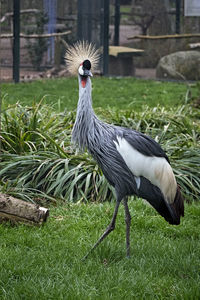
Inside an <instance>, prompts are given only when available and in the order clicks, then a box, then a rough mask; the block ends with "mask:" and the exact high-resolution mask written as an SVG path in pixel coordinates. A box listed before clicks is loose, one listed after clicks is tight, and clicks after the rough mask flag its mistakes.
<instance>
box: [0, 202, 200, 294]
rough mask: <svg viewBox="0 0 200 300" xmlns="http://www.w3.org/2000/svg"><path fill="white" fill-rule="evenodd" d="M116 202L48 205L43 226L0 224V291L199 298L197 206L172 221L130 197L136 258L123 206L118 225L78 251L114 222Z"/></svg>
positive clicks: (193, 204) (198, 207) (198, 226)
mask: <svg viewBox="0 0 200 300" xmlns="http://www.w3.org/2000/svg"><path fill="white" fill-rule="evenodd" d="M113 206H114V203H104V204H103V205H102V204H98V205H96V204H91V205H90V204H88V205H65V206H64V207H56V208H53V207H51V213H50V217H49V219H48V221H47V223H46V224H45V226H42V227H39V228H38V227H31V226H25V225H19V226H11V225H10V224H1V225H0V236H1V239H0V257H1V260H0V299H2V300H8V299H9V300H10V299H13V300H21V299H32V300H46V299H52V300H53V299H71V300H74V299H84V300H88V299H91V300H92V299H174V300H175V299H199V298H200V291H199V282H200V273H199V267H200V264H199V257H200V239H199V232H200V223H199V218H200V206H199V205H198V204H197V203H196V204H195V203H192V204H190V205H187V204H186V210H185V212H186V213H185V218H183V219H182V222H181V225H180V226H171V225H169V224H167V222H165V220H164V219H163V218H162V217H161V216H159V215H158V214H157V213H156V212H155V211H154V210H153V209H152V208H151V207H150V206H149V205H146V204H144V203H143V202H142V201H141V200H139V199H138V200H135V201H130V203H129V207H130V213H131V215H132V217H133V218H132V227H131V258H130V259H127V258H126V257H125V255H126V251H125V222H124V210H123V206H122V205H121V206H120V209H119V213H118V218H117V224H116V228H115V230H114V231H113V233H112V234H111V235H110V236H109V237H108V238H107V239H105V241H104V242H103V243H102V244H101V245H100V246H99V247H98V248H97V249H96V250H95V251H94V252H93V253H92V254H91V256H90V257H88V259H87V260H86V261H85V262H82V261H81V258H82V257H83V256H84V255H85V253H86V252H87V251H88V250H89V248H90V247H91V246H92V244H93V243H94V242H95V241H96V240H97V238H98V237H99V235H100V234H101V233H102V231H103V229H105V227H106V225H107V224H108V223H109V221H110V219H111V216H112V212H113Z"/></svg>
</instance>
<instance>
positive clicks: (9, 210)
mask: <svg viewBox="0 0 200 300" xmlns="http://www.w3.org/2000/svg"><path fill="white" fill-rule="evenodd" d="M48 215H49V210H48V209H47V208H44V207H40V206H39V205H36V204H32V203H29V202H25V201H22V200H19V199H16V198H14V197H12V196H9V195H5V194H0V222H1V221H2V220H10V221H12V222H14V223H16V222H23V223H29V224H42V223H43V222H45V221H46V219H47V217H48Z"/></svg>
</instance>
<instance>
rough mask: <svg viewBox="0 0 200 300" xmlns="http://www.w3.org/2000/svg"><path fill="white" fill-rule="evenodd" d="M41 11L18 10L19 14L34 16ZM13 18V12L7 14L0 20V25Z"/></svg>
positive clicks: (34, 9)
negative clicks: (31, 14)
mask: <svg viewBox="0 0 200 300" xmlns="http://www.w3.org/2000/svg"><path fill="white" fill-rule="evenodd" d="M40 12H41V11H40V10H39V9H36V8H29V9H23V10H20V14H26V13H34V14H38V13H40ZM10 17H13V12H7V13H6V14H5V15H4V16H3V17H2V18H1V19H0V23H3V22H4V21H5V20H6V19H8V18H10Z"/></svg>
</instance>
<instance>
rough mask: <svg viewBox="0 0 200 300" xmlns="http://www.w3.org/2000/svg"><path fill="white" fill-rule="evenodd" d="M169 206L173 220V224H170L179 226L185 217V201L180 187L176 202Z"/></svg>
mask: <svg viewBox="0 0 200 300" xmlns="http://www.w3.org/2000/svg"><path fill="white" fill-rule="evenodd" d="M169 206H170V210H171V215H172V220H173V222H170V224H174V225H179V224H180V217H184V199H183V196H182V194H181V190H180V187H179V186H178V185H177V190H176V196H175V199H174V202H173V203H171V204H170V205H169Z"/></svg>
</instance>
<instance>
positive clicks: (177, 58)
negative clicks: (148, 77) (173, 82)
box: [156, 51, 200, 80]
mask: <svg viewBox="0 0 200 300" xmlns="http://www.w3.org/2000/svg"><path fill="white" fill-rule="evenodd" d="M156 77H157V78H170V79H179V80H180V79H184V80H186V79H187V80H200V52H199V51H179V52H175V53H172V54H169V55H166V56H164V57H162V58H161V59H160V61H159V63H158V65H157V68H156Z"/></svg>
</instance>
